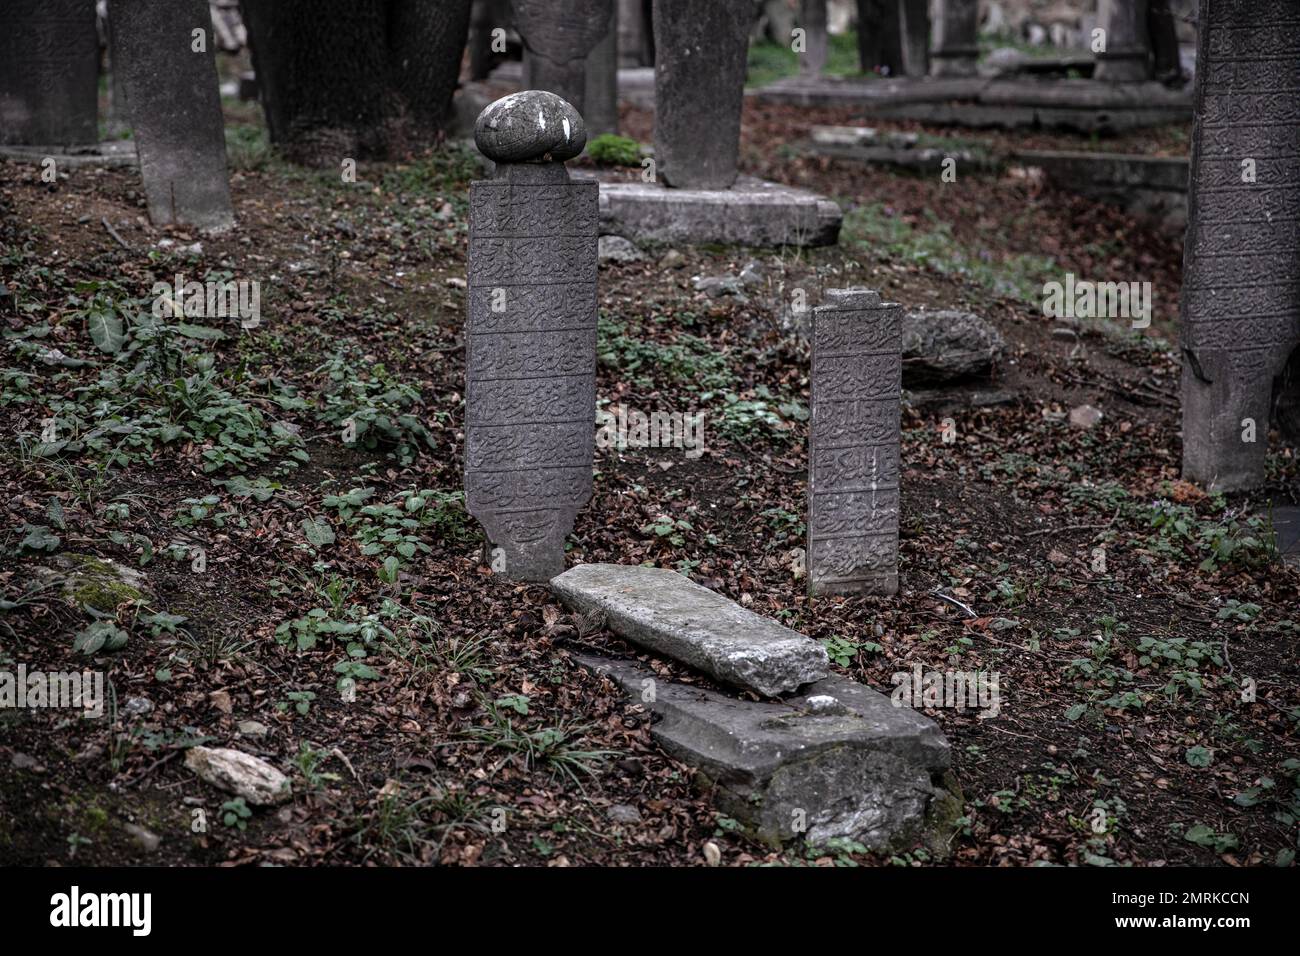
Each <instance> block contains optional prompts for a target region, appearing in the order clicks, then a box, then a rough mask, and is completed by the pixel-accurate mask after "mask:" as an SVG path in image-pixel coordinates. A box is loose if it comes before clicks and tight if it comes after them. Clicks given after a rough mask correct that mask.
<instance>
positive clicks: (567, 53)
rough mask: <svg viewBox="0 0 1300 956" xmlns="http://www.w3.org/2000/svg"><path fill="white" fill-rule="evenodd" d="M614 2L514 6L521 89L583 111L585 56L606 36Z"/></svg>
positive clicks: (522, 1) (528, 0)
mask: <svg viewBox="0 0 1300 956" xmlns="http://www.w3.org/2000/svg"><path fill="white" fill-rule="evenodd" d="M613 3H614V0H565V2H563V3H561V2H557V0H513V4H512V7H513V9H514V12H515V27H516V29H518V30H519V36H520V38H522V39H523V41H524V49H525V57H524V86H525V87H526V88H527V89H530V90H546V91H549V92H551V93H554V94H556V95H557V96H559V97H561V98H562V99H564V100H566V101H568V102H569V103H571V104H572V105H573V106H574V108H576V109H577V110H578V111H579V112H585V109H586V90H587V69H586V61H587V56H588V55H589V54H590V53H591V51H592V50H593V49H595V47H596V44H597V43H599V42H600V40H601V39H602V38H603V37H604V36H605V34H606V33H607V32H608V31H609V23H610V13H611V10H610V8H611V7H612V5H613Z"/></svg>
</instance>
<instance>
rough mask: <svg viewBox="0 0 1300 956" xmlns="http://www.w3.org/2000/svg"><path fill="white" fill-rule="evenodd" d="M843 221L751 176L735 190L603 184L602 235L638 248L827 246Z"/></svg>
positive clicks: (834, 208) (814, 201)
mask: <svg viewBox="0 0 1300 956" xmlns="http://www.w3.org/2000/svg"><path fill="white" fill-rule="evenodd" d="M842 220H843V213H842V212H841V211H840V207H839V206H838V205H837V204H836V203H835V202H834V201H833V200H830V199H827V198H826V197H824V196H819V195H817V194H816V193H813V192H809V191H808V190H806V189H798V188H796V187H794V186H785V185H782V184H780V183H771V182H767V181H766V180H762V179H755V178H754V177H752V176H740V177H738V178H737V179H736V181H735V182H734V183H733V184H732V187H731V188H730V189H672V188H665V187H664V186H662V185H660V184H658V183H645V182H628V181H622V180H611V181H602V182H601V184H600V231H601V233H602V234H607V235H618V236H623V237H624V238H626V239H632V240H634V241H637V242H642V241H648V242H665V243H705V242H719V243H727V244H734V245H742V246H785V245H791V246H827V245H833V244H834V243H835V241H836V240H837V239H838V238H839V234H840V224H841V222H842Z"/></svg>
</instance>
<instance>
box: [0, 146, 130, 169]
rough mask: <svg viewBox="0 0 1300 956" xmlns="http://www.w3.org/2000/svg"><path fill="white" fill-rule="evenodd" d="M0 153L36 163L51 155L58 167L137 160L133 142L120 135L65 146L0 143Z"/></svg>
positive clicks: (113, 164)
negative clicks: (103, 139)
mask: <svg viewBox="0 0 1300 956" xmlns="http://www.w3.org/2000/svg"><path fill="white" fill-rule="evenodd" d="M0 157H4V158H5V159H11V160H13V161H14V162H17V163H29V164H31V165H33V166H39V165H41V163H43V162H44V161H45V160H46V159H47V158H51V159H53V160H54V162H55V166H56V167H57V168H58V169H59V170H64V169H76V168H78V167H84V166H106V167H126V166H138V165H139V164H140V162H139V158H138V157H137V156H136V152H135V143H133V142H131V141H130V140H124V139H115V140H105V141H104V142H102V143H97V144H95V145H92V146H69V147H66V148H64V147H57V148H53V147H49V146H5V145H2V144H0Z"/></svg>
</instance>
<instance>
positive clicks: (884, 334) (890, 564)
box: [807, 289, 903, 595]
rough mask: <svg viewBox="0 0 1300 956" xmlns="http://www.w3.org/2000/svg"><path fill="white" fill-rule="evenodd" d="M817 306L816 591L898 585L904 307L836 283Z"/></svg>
mask: <svg viewBox="0 0 1300 956" xmlns="http://www.w3.org/2000/svg"><path fill="white" fill-rule="evenodd" d="M826 297H827V300H828V301H827V303H826V304H825V305H821V306H818V307H817V308H816V309H814V310H813V352H812V427H811V430H810V433H809V443H808V463H809V475H808V555H807V565H808V590H809V592H810V593H812V594H882V595H890V594H894V593H895V592H897V590H898V479H899V409H900V400H901V393H902V386H903V359H902V341H903V340H902V334H903V333H902V328H903V325H902V322H903V307H902V306H901V305H896V304H893V303H887V302H881V301H880V295H879V294H878V293H876V292H872V291H870V290H867V289H831V290H828V292H827V294H826Z"/></svg>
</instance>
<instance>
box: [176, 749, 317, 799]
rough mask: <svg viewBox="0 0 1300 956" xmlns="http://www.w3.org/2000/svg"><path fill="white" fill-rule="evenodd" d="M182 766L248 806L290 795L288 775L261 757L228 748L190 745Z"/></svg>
mask: <svg viewBox="0 0 1300 956" xmlns="http://www.w3.org/2000/svg"><path fill="white" fill-rule="evenodd" d="M185 766H187V767H189V769H190V770H192V771H194V773H196V774H197V775H198V776H199V778H200V779H201V780H203V781H205V782H206V783H210V784H212V785H213V786H214V787H216V788H217V789H219V790H224V791H226V792H227V793H233V794H235V795H236V796H239V797H243V798H244V802H246V803H248V804H249V805H251V806H270V805H272V804H276V803H282V802H284V801H285V800H288V799H289V798H290V797H291V796H293V790H292V788H291V787H290V785H289V778H288V777H286V776H285V775H284V774H282V773H281V772H280V771H278V770H276V769H275V768H274V767H272V766H271V765H270V764H269V763H267V762H266V761H265V760H262V759H260V758H258V757H253V756H250V755H249V754H246V753H242V752H241V751H238V750H232V749H231V748H229V747H191V748H190V749H189V750H188V751H187V752H186V754H185Z"/></svg>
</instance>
